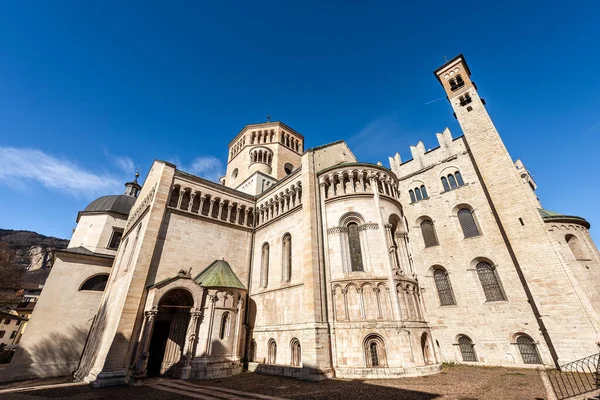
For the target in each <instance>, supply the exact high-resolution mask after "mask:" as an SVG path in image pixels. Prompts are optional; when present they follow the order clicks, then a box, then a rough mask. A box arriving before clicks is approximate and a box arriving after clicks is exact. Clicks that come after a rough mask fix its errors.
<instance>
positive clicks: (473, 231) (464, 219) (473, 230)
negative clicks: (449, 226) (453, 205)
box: [458, 208, 479, 238]
mask: <svg viewBox="0 0 600 400" xmlns="http://www.w3.org/2000/svg"><path fill="white" fill-rule="evenodd" d="M458 221H459V222H460V227H461V228H462V231H463V234H464V235H465V238H470V237H474V236H479V228H477V224H476V223H475V217H473V212H472V211H471V210H469V209H468V208H461V209H460V210H458Z"/></svg>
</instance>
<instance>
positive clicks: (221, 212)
mask: <svg viewBox="0 0 600 400" xmlns="http://www.w3.org/2000/svg"><path fill="white" fill-rule="evenodd" d="M223 207H225V202H224V201H223V199H221V200H220V201H219V213H218V214H217V219H221V218H222V217H223Z"/></svg>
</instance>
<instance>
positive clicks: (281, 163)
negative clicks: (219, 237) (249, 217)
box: [224, 121, 304, 195]
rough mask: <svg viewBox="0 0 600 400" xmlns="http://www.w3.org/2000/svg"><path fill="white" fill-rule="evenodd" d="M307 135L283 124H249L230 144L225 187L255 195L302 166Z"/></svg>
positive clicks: (276, 122) (277, 122) (275, 122)
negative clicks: (301, 161) (301, 160)
mask: <svg viewBox="0 0 600 400" xmlns="http://www.w3.org/2000/svg"><path fill="white" fill-rule="evenodd" d="M303 152H304V136H302V135H301V134H300V133H298V132H296V131H295V130H293V129H292V128H290V127H289V126H287V125H285V124H284V123H282V122H279V121H274V122H270V121H269V122H266V123H262V124H252V125H246V127H244V129H242V130H241V131H240V132H239V133H238V134H237V135H236V137H235V138H234V139H233V140H232V141H231V143H229V157H228V158H227V174H226V175H225V179H224V184H225V186H227V187H230V188H233V189H237V190H240V191H243V192H246V193H248V194H252V195H256V194H259V193H261V192H263V191H264V190H266V189H268V188H269V187H270V186H271V185H272V184H274V183H275V182H277V181H279V180H280V179H283V178H284V177H286V176H287V175H289V174H290V173H292V172H293V171H294V170H296V169H297V168H298V167H299V166H300V159H301V157H302V153H303Z"/></svg>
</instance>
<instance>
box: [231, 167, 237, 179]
mask: <svg viewBox="0 0 600 400" xmlns="http://www.w3.org/2000/svg"><path fill="white" fill-rule="evenodd" d="M237 175H238V169H237V168H236V169H234V170H233V172H232V173H231V178H232V179H235V178H237Z"/></svg>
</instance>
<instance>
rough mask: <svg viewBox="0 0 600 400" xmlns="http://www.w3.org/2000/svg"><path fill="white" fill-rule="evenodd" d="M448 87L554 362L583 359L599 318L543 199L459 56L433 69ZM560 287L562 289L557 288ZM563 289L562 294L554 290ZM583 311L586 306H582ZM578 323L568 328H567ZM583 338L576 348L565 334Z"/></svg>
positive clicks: (599, 326) (592, 349)
mask: <svg viewBox="0 0 600 400" xmlns="http://www.w3.org/2000/svg"><path fill="white" fill-rule="evenodd" d="M434 74H435V76H436V78H437V79H438V80H439V82H440V83H441V85H442V87H443V88H444V90H445V91H446V94H447V96H448V100H449V101H450V104H451V105H452V108H453V109H454V115H455V116H456V119H457V120H458V123H459V124H460V126H461V128H462V131H463V133H464V137H465V144H466V147H467V150H468V152H469V154H470V157H471V160H472V162H473V166H474V167H475V171H476V172H477V175H478V178H479V182H480V184H481V186H482V188H483V190H484V193H485V196H486V197H487V200H488V203H489V205H490V208H491V210H492V214H493V216H494V219H495V221H496V224H497V227H498V229H499V230H500V233H501V235H502V238H503V241H504V244H505V245H506V248H507V250H508V252H509V253H510V257H511V260H512V265H511V266H506V267H507V268H514V269H515V270H516V272H517V275H518V277H519V280H520V283H521V285H522V286H523V289H524V291H525V294H526V296H527V298H528V301H529V304H530V305H531V308H532V311H533V313H534V315H535V317H536V320H537V321H538V326H539V329H540V331H541V333H542V335H543V337H544V340H545V342H546V345H547V346H548V349H549V350H550V353H551V354H552V357H553V359H554V362H555V363H556V364H558V362H559V360H561V359H562V360H572V359H574V358H581V357H584V356H586V355H589V354H591V353H593V352H595V351H597V348H596V345H595V342H594V341H595V336H596V332H597V331H600V319H599V316H598V315H597V314H596V313H595V312H594V309H593V307H592V306H591V303H590V301H589V299H587V298H586V296H585V295H584V294H583V293H581V290H580V289H579V284H578V283H577V282H576V280H575V279H574V277H573V276H572V274H571V273H570V272H569V269H568V266H567V264H566V262H565V260H564V259H563V258H562V257H561V256H560V255H559V254H560V248H559V244H558V242H556V241H554V240H553V239H552V238H551V237H550V235H549V234H548V231H547V228H546V226H545V224H544V221H543V220H542V218H541V216H540V213H539V210H538V209H539V207H540V205H539V202H538V201H537V199H536V198H535V196H531V187H529V185H524V184H523V182H522V178H521V177H520V173H519V171H518V169H517V168H518V165H515V163H514V162H513V160H512V159H511V157H510V155H509V153H508V150H507V149H506V147H505V145H504V143H503V142H502V139H501V138H500V135H499V134H498V131H497V130H496V127H495V125H494V123H493V122H492V120H491V118H490V116H489V114H488V112H487V110H486V108H485V102H484V101H483V99H482V98H481V97H480V96H479V93H478V90H477V86H476V85H475V83H474V82H473V81H472V80H471V71H470V70H469V66H468V65H467V62H466V60H465V58H464V57H463V56H462V54H461V55H459V56H457V57H455V58H453V59H452V60H450V61H448V62H446V63H445V64H444V65H442V66H441V67H440V68H438V69H437V70H435V71H434ZM558 288H560V289H558ZM556 290H560V296H557V295H556ZM584 310H585V311H584ZM567 326H570V327H577V329H576V330H575V331H567V330H566V329H565V327H567ZM567 336H568V337H570V339H571V340H577V341H578V342H579V343H581V346H580V348H578V349H573V348H571V347H570V345H569V343H567V341H566V340H565V339H564V338H565V337H567Z"/></svg>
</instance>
